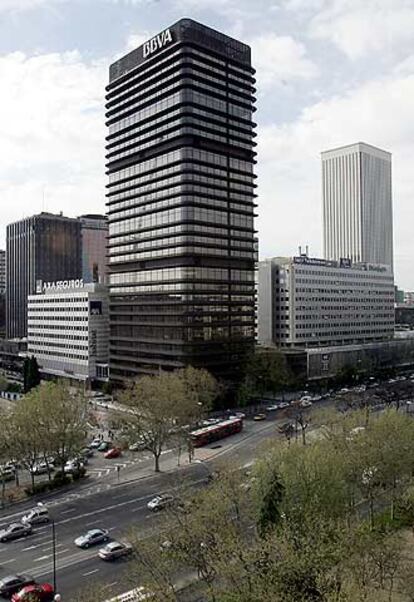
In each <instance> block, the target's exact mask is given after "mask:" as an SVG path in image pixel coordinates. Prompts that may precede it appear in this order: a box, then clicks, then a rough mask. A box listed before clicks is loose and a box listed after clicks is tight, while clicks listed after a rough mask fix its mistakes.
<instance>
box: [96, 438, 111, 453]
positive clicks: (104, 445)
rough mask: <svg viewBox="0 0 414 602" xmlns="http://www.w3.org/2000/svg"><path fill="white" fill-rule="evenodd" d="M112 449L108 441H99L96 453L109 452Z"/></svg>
mask: <svg viewBox="0 0 414 602" xmlns="http://www.w3.org/2000/svg"><path fill="white" fill-rule="evenodd" d="M111 447H112V443H111V442H110V441H101V443H100V445H99V446H98V448H97V449H98V452H107V451H108V450H110V449H111Z"/></svg>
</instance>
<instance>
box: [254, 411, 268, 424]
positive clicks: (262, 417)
mask: <svg viewBox="0 0 414 602" xmlns="http://www.w3.org/2000/svg"><path fill="white" fill-rule="evenodd" d="M253 420H256V422H257V421H258V420H266V414H262V413H260V414H255V415H254V416H253Z"/></svg>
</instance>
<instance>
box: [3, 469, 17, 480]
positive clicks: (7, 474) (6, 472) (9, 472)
mask: <svg viewBox="0 0 414 602" xmlns="http://www.w3.org/2000/svg"><path fill="white" fill-rule="evenodd" d="M15 478H16V469H15V468H14V467H13V466H1V467H0V481H13V480H14V479H15Z"/></svg>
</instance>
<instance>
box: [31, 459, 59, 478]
mask: <svg viewBox="0 0 414 602" xmlns="http://www.w3.org/2000/svg"><path fill="white" fill-rule="evenodd" d="M53 470H54V468H53V466H51V465H50V464H47V463H46V462H38V463H37V464H34V465H33V466H32V467H31V468H29V471H30V472H31V473H32V474H34V475H40V474H47V473H49V472H52V471H53Z"/></svg>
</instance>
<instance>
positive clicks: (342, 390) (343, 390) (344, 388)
mask: <svg viewBox="0 0 414 602" xmlns="http://www.w3.org/2000/svg"><path fill="white" fill-rule="evenodd" d="M349 391H350V389H347V388H346V387H343V388H342V389H339V391H338V395H344V394H345V393H349Z"/></svg>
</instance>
